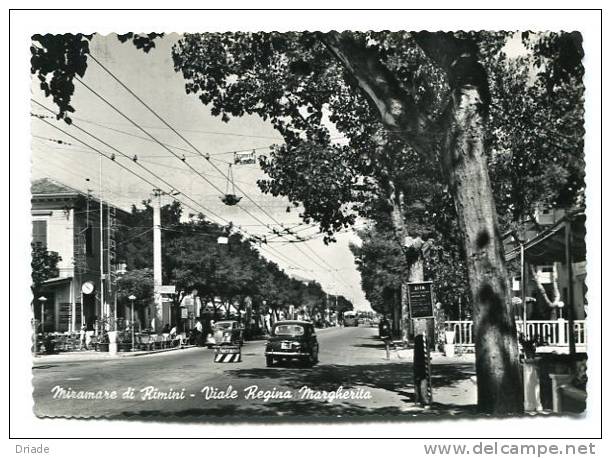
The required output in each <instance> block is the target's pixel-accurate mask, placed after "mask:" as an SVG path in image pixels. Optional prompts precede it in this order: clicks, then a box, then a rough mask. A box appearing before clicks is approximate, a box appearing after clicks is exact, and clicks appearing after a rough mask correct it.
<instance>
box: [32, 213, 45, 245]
mask: <svg viewBox="0 0 611 458" xmlns="http://www.w3.org/2000/svg"><path fill="white" fill-rule="evenodd" d="M32 242H34V244H36V245H39V246H42V247H46V246H47V222H46V221H45V220H38V221H33V222H32Z"/></svg>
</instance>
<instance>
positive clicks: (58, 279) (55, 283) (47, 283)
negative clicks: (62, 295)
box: [42, 277, 72, 288]
mask: <svg viewBox="0 0 611 458" xmlns="http://www.w3.org/2000/svg"><path fill="white" fill-rule="evenodd" d="M71 281H72V277H55V278H49V279H48V280H45V281H43V282H42V285H43V288H45V287H47V286H58V285H61V284H63V283H70V282H71Z"/></svg>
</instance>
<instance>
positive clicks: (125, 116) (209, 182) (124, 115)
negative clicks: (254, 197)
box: [75, 77, 265, 224]
mask: <svg viewBox="0 0 611 458" xmlns="http://www.w3.org/2000/svg"><path fill="white" fill-rule="evenodd" d="M75 79H76V81H78V82H79V83H80V84H82V85H83V86H84V87H85V88H87V89H88V90H89V91H91V93H93V94H94V95H96V96H97V97H98V98H99V99H100V100H102V101H103V102H104V103H106V104H107V105H108V106H109V107H111V108H112V109H113V110H114V111H116V112H117V113H119V114H120V115H121V116H122V117H123V118H125V119H127V120H128V121H129V122H131V123H132V124H133V125H134V126H135V127H137V128H138V129H140V130H141V131H142V132H144V133H145V134H146V135H148V136H149V137H150V138H152V139H153V140H154V141H155V142H156V143H157V144H158V145H159V146H161V147H162V148H164V149H165V150H166V151H168V152H169V153H171V154H172V155H173V156H175V157H176V158H177V159H178V160H180V161H182V162H183V163H184V164H185V165H186V166H187V167H189V169H191V170H192V171H193V172H194V173H195V174H197V175H198V176H199V177H200V178H202V179H203V180H204V181H206V182H207V183H208V184H209V185H210V186H212V187H213V188H214V189H215V190H217V191H218V192H219V193H220V194H225V193H224V192H223V190H222V189H221V188H219V187H218V186H217V185H216V184H214V183H213V182H212V181H210V180H209V179H208V178H207V177H206V176H204V175H203V174H202V173H201V172H199V171H198V170H197V169H196V168H195V167H193V166H192V165H191V164H190V163H189V162H187V161H186V160H185V158H181V157H180V156H179V155H178V154H176V153H175V152H174V151H172V150H171V149H169V148H168V147H167V146H165V145H164V144H163V143H162V142H161V141H159V140H158V139H157V138H156V137H154V136H153V135H152V134H150V133H149V132H148V131H146V129H144V128H142V127H140V125H139V124H138V123H137V122H135V121H134V120H132V119H131V118H130V117H129V116H127V115H126V114H125V113H123V112H122V111H121V110H119V109H118V108H117V107H116V106H114V105H113V104H112V103H110V102H109V101H108V100H107V99H106V98H105V97H104V96H102V95H101V94H100V93H98V92H97V91H96V90H95V89H93V88H91V87H90V86H89V85H88V84H87V83H85V82H84V81H83V80H81V79H80V78H79V77H75ZM147 107H148V105H147ZM198 152H199V151H198ZM200 154H201V153H200ZM202 156H203V157H205V155H202ZM210 163H211V162H210ZM211 164H212V163H211ZM212 165H213V166H214V167H215V168H216V169H217V170H218V171H220V172H221V174H222V175H224V174H223V172H222V171H221V170H220V169H219V168H218V167H217V166H216V165H214V164H212ZM225 176H226V175H225ZM236 188H238V186H236ZM238 189H239V188H238ZM240 192H243V191H240ZM255 205H257V204H256V203H255ZM238 207H239V208H241V209H242V210H243V211H244V213H246V214H247V215H249V216H250V217H251V218H253V219H254V220H256V221H258V222H260V223H263V224H265V223H264V222H263V220H261V219H260V218H259V217H257V216H256V215H254V214H252V213H251V212H250V211H248V210H247V209H246V208H243V207H242V206H240V205H239V204H238Z"/></svg>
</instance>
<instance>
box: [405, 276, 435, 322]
mask: <svg viewBox="0 0 611 458" xmlns="http://www.w3.org/2000/svg"><path fill="white" fill-rule="evenodd" d="M407 301H408V304H409V315H410V317H411V318H433V316H434V315H433V283H432V282H430V281H425V282H422V283H408V284H407Z"/></svg>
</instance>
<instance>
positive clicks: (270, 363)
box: [265, 356, 274, 367]
mask: <svg viewBox="0 0 611 458" xmlns="http://www.w3.org/2000/svg"><path fill="white" fill-rule="evenodd" d="M265 365H266V366H267V367H272V366H273V365H274V358H273V357H272V356H266V357H265Z"/></svg>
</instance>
